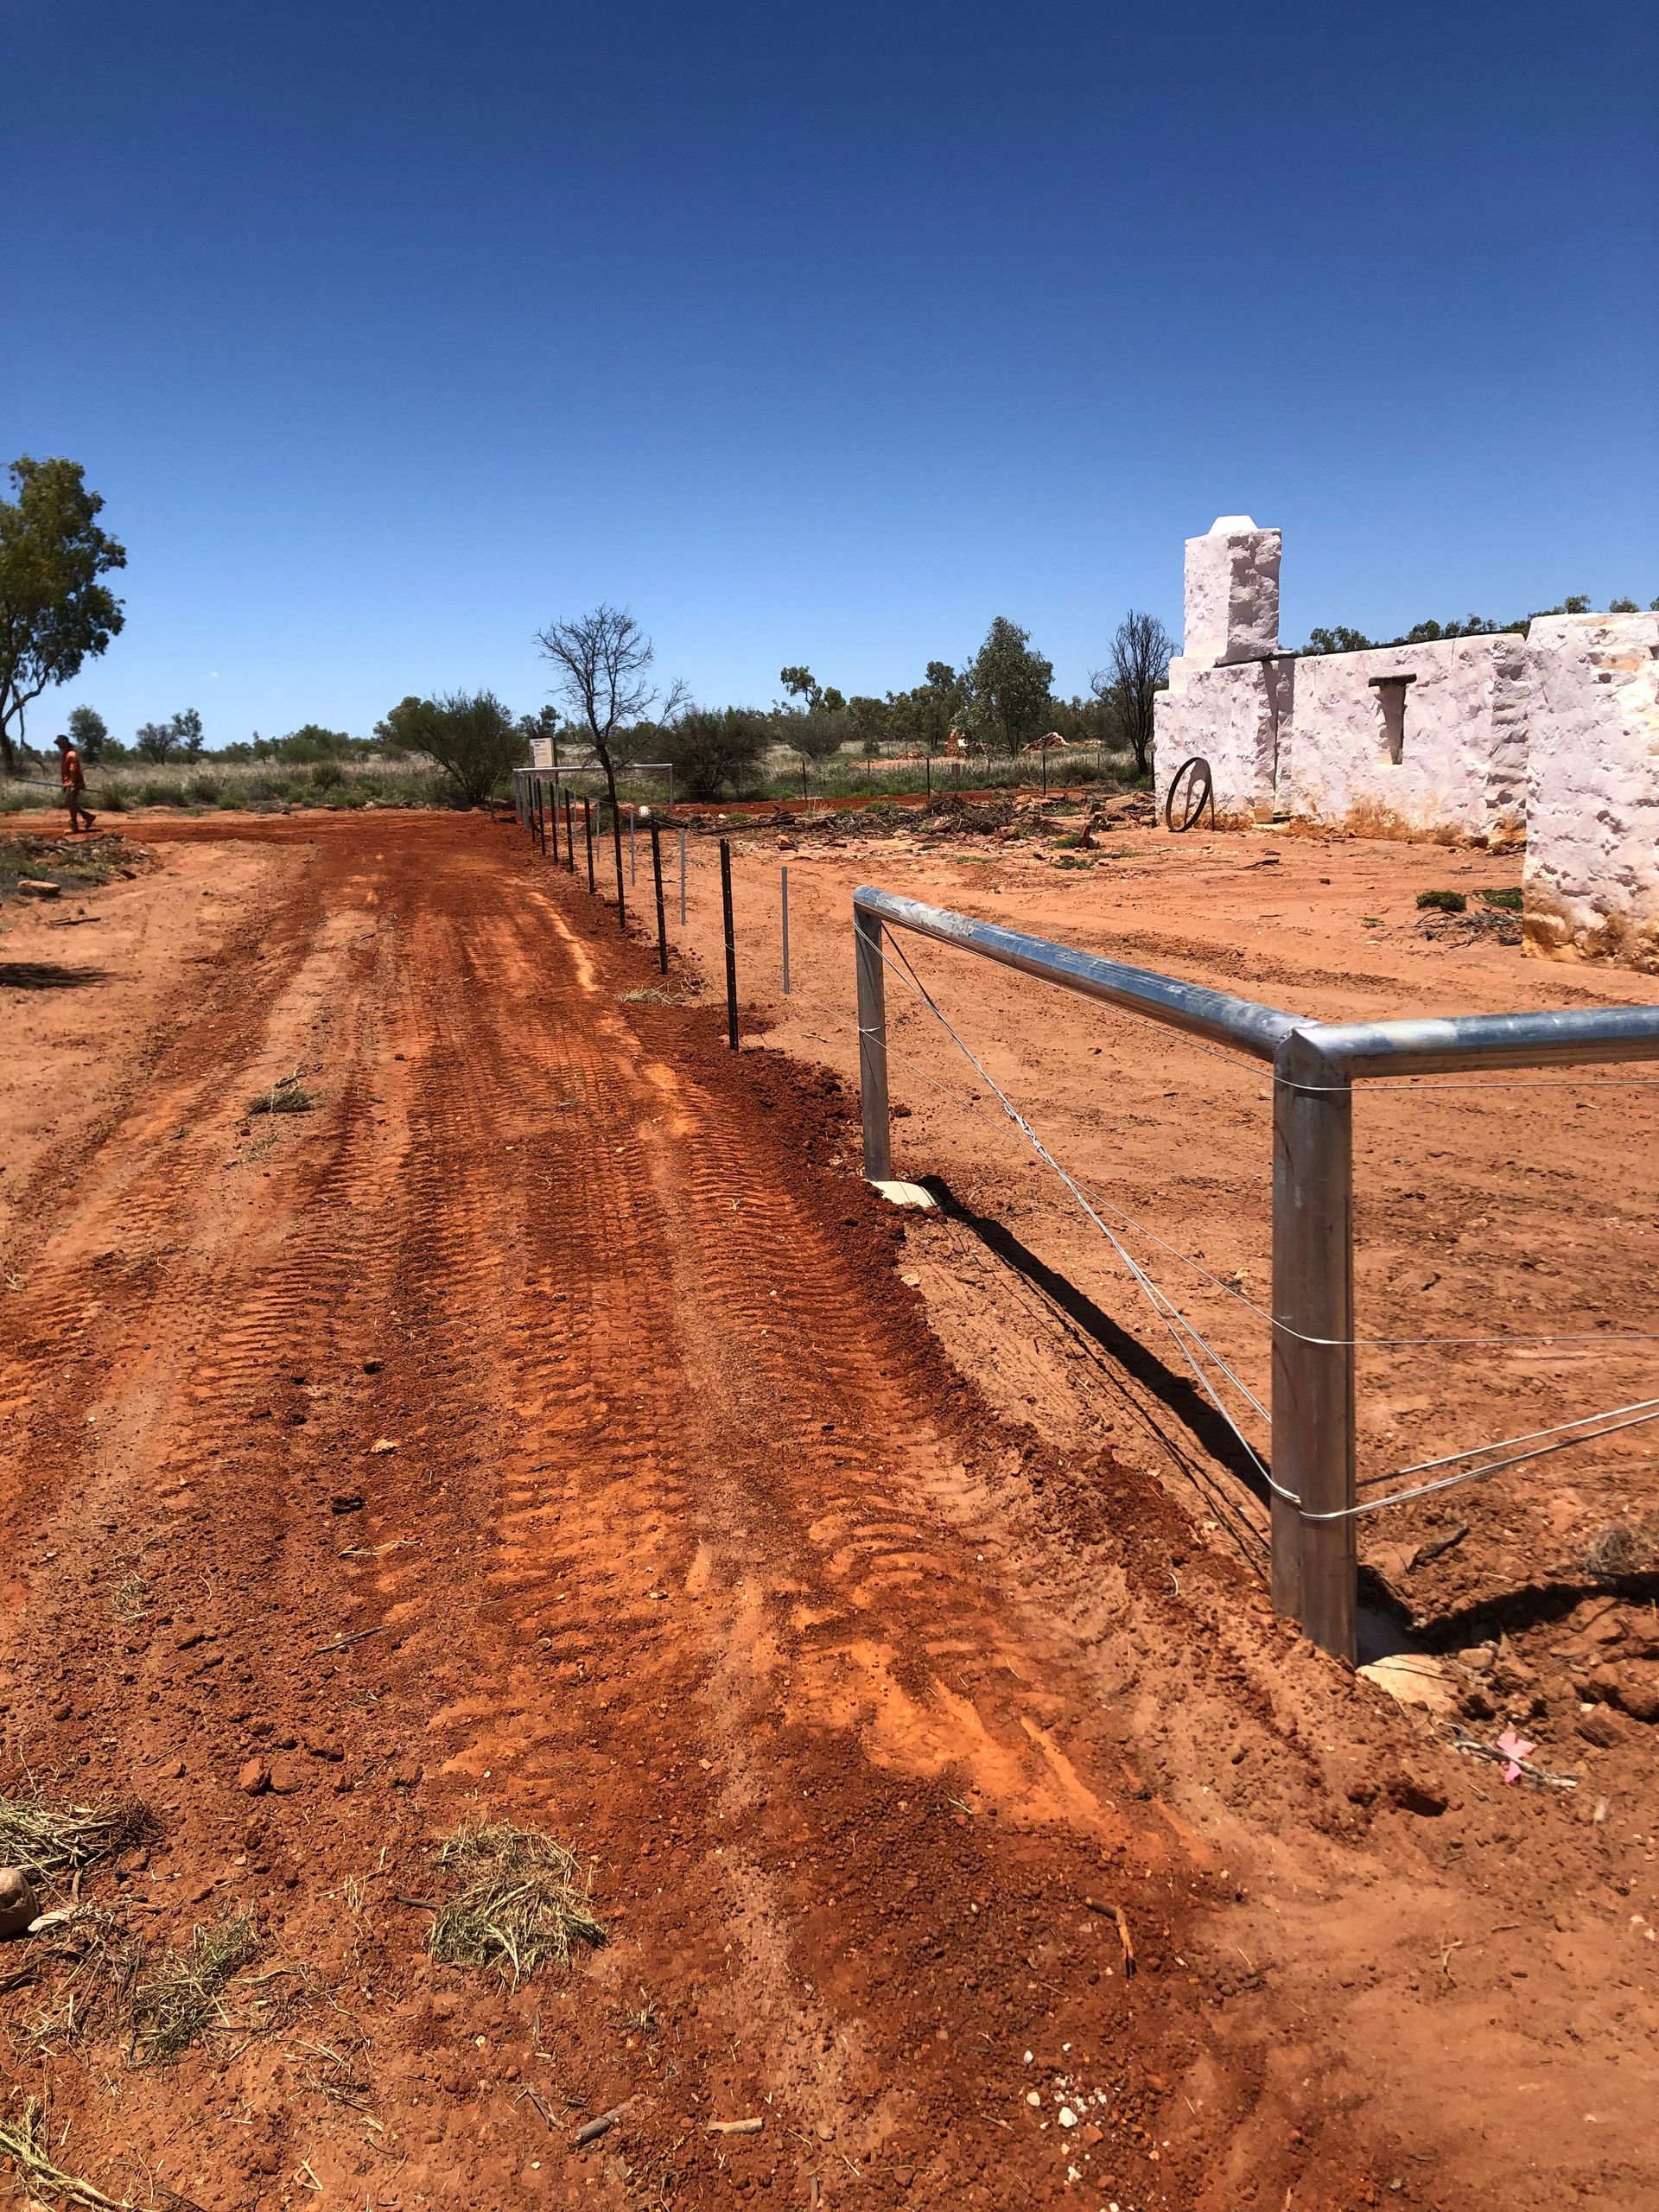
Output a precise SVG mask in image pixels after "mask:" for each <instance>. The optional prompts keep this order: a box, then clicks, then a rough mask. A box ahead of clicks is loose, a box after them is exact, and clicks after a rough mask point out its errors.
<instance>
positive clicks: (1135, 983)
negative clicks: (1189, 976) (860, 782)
mask: <svg viewBox="0 0 1659 2212" xmlns="http://www.w3.org/2000/svg"><path fill="white" fill-rule="evenodd" d="M853 906H854V909H855V912H858V913H861V914H868V915H869V916H871V917H873V918H875V919H877V920H880V921H883V922H886V923H887V924H888V925H890V926H892V927H893V928H894V929H902V930H912V931H914V932H915V933H916V935H917V936H918V937H927V938H933V939H934V940H935V941H936V942H937V943H938V944H953V945H956V946H957V947H958V948H959V949H960V950H963V951H964V952H976V953H979V954H981V955H982V957H984V958H986V959H988V960H995V961H996V962H997V963H999V964H1000V965H1001V966H1002V967H1005V968H1017V969H1020V971H1021V972H1022V973H1023V974H1025V975H1027V976H1039V977H1041V979H1042V980H1043V981H1044V982H1049V983H1058V984H1059V985H1060V986H1061V987H1062V988H1064V989H1066V990H1071V991H1078V992H1081V993H1082V995H1084V997H1085V998H1092V999H1101V1000H1103V1001H1105V1002H1106V1003H1107V1004H1108V1005H1111V1006H1122V1007H1129V1008H1130V1009H1131V1010H1132V1011H1134V1012H1135V1013H1136V1014H1143V1015H1145V1016H1146V1017H1147V1019H1148V1020H1153V1021H1160V1022H1162V1023H1164V1024H1165V1025H1166V1027H1169V1028H1171V1029H1179V1030H1182V1031H1184V1032H1185V1033H1186V1034H1187V1035H1188V1036H1192V1037H1202V1038H1205V1039H1208V1040H1209V1041H1210V1042H1211V1044H1216V1045H1230V1046H1232V1047H1233V1048H1234V1050H1235V1051H1236V1052H1247V1053H1249V1054H1250V1056H1251V1057H1252V1058H1255V1059H1259V1060H1271V1059H1273V1058H1274V1055H1275V1054H1276V1053H1277V1052H1278V1050H1279V1047H1280V1046H1281V1045H1282V1044H1283V1042H1284V1040H1285V1039H1286V1038H1287V1037H1288V1036H1289V1035H1290V1034H1291V1033H1292V1032H1293V1031H1298V1030H1299V1031H1300V1032H1301V1033H1302V1034H1303V1035H1304V1036H1305V1037H1306V1039H1308V1040H1309V1041H1310V1042H1311V1043H1312V1044H1313V1045H1314V1046H1316V1047H1317V1048H1318V1050H1319V1052H1320V1054H1321V1055H1322V1056H1323V1057H1324V1058H1325V1059H1327V1060H1329V1061H1331V1062H1332V1064H1333V1065H1335V1066H1336V1067H1338V1068H1339V1069H1340V1071H1341V1072H1342V1074H1343V1075H1344V1076H1345V1077H1351V1078H1357V1077H1367V1076H1370V1077H1388V1076H1406V1075H1434V1074H1440V1073H1444V1072H1446V1071H1447V1070H1451V1069H1457V1070H1459V1071H1462V1070H1465V1069H1475V1068H1505V1067H1563V1066H1567V1065H1573V1064H1574V1063H1584V1062H1588V1061H1592V1060H1634V1059H1646V1058H1651V1057H1652V1056H1653V1055H1654V1054H1655V1053H1656V1052H1659V1006H1617V1007H1573V1008H1550V1009H1546V1010H1543V1011H1541V1012H1537V1013H1530V1014H1454V1015H1451V1016H1448V1017H1445V1018H1440V1019H1432V1020H1425V1019H1421V1018H1415V1017H1408V1018H1406V1019H1404V1020H1398V1021H1342V1022H1325V1021H1315V1020H1310V1019H1309V1018H1308V1017H1307V1016H1306V1015H1303V1014H1287V1013H1285V1012H1284V1011H1283V1009H1282V1008H1281V1007H1270V1006H1263V1005H1262V1004H1261V1003H1260V1002H1259V1001H1256V1000H1255V999H1241V998H1235V997H1233V996H1232V995H1231V994H1230V992H1227V991H1215V990H1211V989H1210V988H1207V986H1205V985H1204V984H1202V983H1187V982H1182V981H1181V980H1180V979H1179V977H1178V976H1162V975H1160V974H1159V973H1158V972H1157V971H1156V970H1155V969H1150V968H1133V967H1130V966H1128V964H1127V963H1124V962H1122V961H1120V960H1108V959H1106V958H1104V957H1103V956H1101V955H1100V954H1098V953H1093V952H1084V951H1080V950H1077V948H1076V947H1074V946H1071V945H1066V944H1053V943H1052V942H1051V941H1050V940H1049V939H1048V938H1039V937H1028V936H1027V935H1026V934H1025V933H1024V932H1023V931H1020V930H1009V929H1004V928H1003V927H1002V926H1001V924H1000V923H997V922H982V921H976V920H975V919H974V918H973V917H972V916H971V915H968V914H957V913H953V912H950V909H949V908H948V907H944V906H924V905H923V904H922V903H921V901H920V900H919V899H904V898H900V897H899V896H898V895H897V894H896V893H893V892H891V891H878V890H876V889H875V888H874V886H872V885H869V884H861V885H860V887H859V888H858V889H857V890H856V891H855V892H854V893H853Z"/></svg>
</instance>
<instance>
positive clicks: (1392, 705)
mask: <svg viewBox="0 0 1659 2212" xmlns="http://www.w3.org/2000/svg"><path fill="white" fill-rule="evenodd" d="M1416 681H1417V679H1416V677H1414V676H1374V677H1371V679H1370V688H1371V690H1373V691H1375V692H1376V703H1377V706H1378V707H1379V709H1381V710H1382V715H1383V759H1384V760H1387V761H1388V762H1389V763H1390V764H1391V766H1394V767H1396V768H1397V767H1398V766H1399V765H1400V763H1401V762H1402V760H1404V759H1405V757H1406V686H1407V685H1408V683H1415V682H1416Z"/></svg>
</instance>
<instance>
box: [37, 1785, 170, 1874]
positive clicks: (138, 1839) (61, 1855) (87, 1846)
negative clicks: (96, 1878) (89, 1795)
mask: <svg viewBox="0 0 1659 2212" xmlns="http://www.w3.org/2000/svg"><path fill="white" fill-rule="evenodd" d="M158 1834H160V1826H159V1823H158V1822H157V1821H156V1816H155V1815H154V1814H153V1813H152V1812H151V1811H150V1809H149V1806H148V1805H145V1804H143V1802H141V1801H140V1800H139V1799H137V1798H136V1797H134V1798H128V1799H124V1801H123V1802H120V1803H118V1804H114V1805H60V1804H55V1803H54V1802H52V1801H51V1800H50V1799H49V1798H47V1797H43V1796H41V1794H40V1793H39V1791H37V1790H35V1789H26V1790H19V1791H13V1792H7V1791H0V1866H21V1867H22V1870H23V1872H24V1873H26V1874H27V1875H28V1876H29V1879H30V1880H31V1881H32V1882H34V1883H35V1885H37V1886H38V1885H41V1884H55V1883H58V1882H60V1881H62V1880H63V1879H64V1878H65V1877H66V1876H72V1875H75V1874H79V1873H81V1872H84V1871H85V1870H86V1868H87V1867H89V1866H98V1865H99V1863H100V1862H101V1861H102V1860H104V1859H116V1858H118V1857H119V1856H120V1854H121V1853H122V1852H124V1851H129V1850H130V1849H132V1847H134V1846H135V1845H137V1844H141V1843H149V1842H151V1841H153V1840H154V1839H155V1838H156V1836H157V1835H158Z"/></svg>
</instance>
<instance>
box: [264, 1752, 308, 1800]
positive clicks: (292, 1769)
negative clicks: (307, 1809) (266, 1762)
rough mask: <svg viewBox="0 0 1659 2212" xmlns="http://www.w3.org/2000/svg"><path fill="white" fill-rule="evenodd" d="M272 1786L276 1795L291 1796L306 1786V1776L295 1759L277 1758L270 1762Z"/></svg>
mask: <svg viewBox="0 0 1659 2212" xmlns="http://www.w3.org/2000/svg"><path fill="white" fill-rule="evenodd" d="M304 1787H305V1777H304V1775H303V1773H302V1771H301V1770H300V1767H299V1765H298V1764H297V1763H296V1761H295V1760H293V1759H284V1758H275V1759H273V1760H272V1761H271V1763H270V1788H271V1791H272V1793H273V1795H274V1796H278V1797H291V1796H293V1795H294V1794H295V1792H296V1790H299V1789H303V1788H304Z"/></svg>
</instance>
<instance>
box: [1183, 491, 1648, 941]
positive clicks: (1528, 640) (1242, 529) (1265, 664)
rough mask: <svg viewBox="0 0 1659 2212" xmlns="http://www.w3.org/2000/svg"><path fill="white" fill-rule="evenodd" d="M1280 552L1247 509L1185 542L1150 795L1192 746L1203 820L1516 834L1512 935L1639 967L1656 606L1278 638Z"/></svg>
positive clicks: (1275, 535) (1454, 836)
mask: <svg viewBox="0 0 1659 2212" xmlns="http://www.w3.org/2000/svg"><path fill="white" fill-rule="evenodd" d="M1280 552H1281V542H1280V534H1279V532H1278V531H1276V530H1258V529H1257V527H1256V525H1255V523H1254V522H1252V521H1251V519H1250V518H1249V516H1248V515H1224V516H1223V517H1222V518H1220V519H1219V521H1217V523H1216V524H1215V525H1214V526H1213V528H1212V529H1211V530H1210V531H1208V532H1206V534H1205V536H1204V537H1191V538H1189V539H1188V540H1187V542H1186V579H1185V582H1186V589H1185V638H1184V639H1183V644H1182V651H1181V652H1180V654H1179V656H1178V658H1175V659H1174V660H1173V661H1172V662H1171V663H1170V670H1169V689H1168V690H1167V692H1166V693H1165V694H1163V695H1162V696H1160V699H1159V702H1158V709H1157V739H1156V747H1155V753H1154V769H1155V774H1156V779H1157V789H1158V792H1159V795H1160V798H1162V796H1163V794H1164V793H1165V792H1166V791H1167V790H1168V788H1169V785H1170V782H1171V780H1172V779H1173V776H1174V774H1175V772H1176V771H1177V770H1178V769H1179V766H1180V765H1181V763H1182V762H1183V761H1184V760H1189V759H1191V758H1192V756H1193V755H1195V754H1196V755H1198V756H1201V757H1202V758H1203V759H1204V760H1206V761H1207V762H1208V763H1209V766H1210V772H1211V780H1212V786H1213V791H1214V795H1215V804H1216V811H1217V820H1218V822H1219V823H1221V824H1222V825H1223V826H1224V827H1238V828H1242V827H1244V826H1246V825H1248V824H1250V823H1270V822H1281V823H1290V824H1292V825H1300V826H1302V827H1305V828H1307V829H1323V830H1329V831H1334V832H1338V833H1340V834H1345V835H1348V836H1370V837H1403V838H1427V839H1433V840H1435V841H1438V842H1441V843H1445V844H1459V845H1477V846H1484V847H1486V848H1489V849H1499V850H1501V849H1504V848H1505V847H1510V846H1518V845H1520V844H1521V843H1522V842H1524V843H1525V846H1526V855H1527V857H1526V869H1525V878H1524V881H1525V896H1526V914H1525V923H1526V943H1527V946H1528V950H1530V951H1532V952H1535V953H1538V954H1541V955H1543V956H1546V957H1555V958H1567V959H1571V958H1600V959H1607V958H1611V959H1617V960H1620V961H1623V962H1625V963H1629V964H1630V965H1632V966H1637V967H1642V968H1648V969H1659V613H1647V614H1550V615H1541V616H1539V617H1538V618H1537V619H1536V620H1535V621H1534V622H1533V623H1532V624H1531V625H1530V626H1529V634H1528V635H1527V636H1525V637H1522V636H1521V635H1520V634H1519V633H1518V632H1515V633H1501V634H1498V635H1497V636H1490V637H1471V638H1450V639H1441V640H1438V641H1436V642H1435V643H1433V644H1429V645H1387V646H1378V647H1376V648H1375V649H1373V650H1370V651H1367V652H1353V653H1325V654H1306V653H1304V654H1295V653H1288V652H1284V651H1283V650H1282V649H1281V646H1280V644H1279V563H1280Z"/></svg>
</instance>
